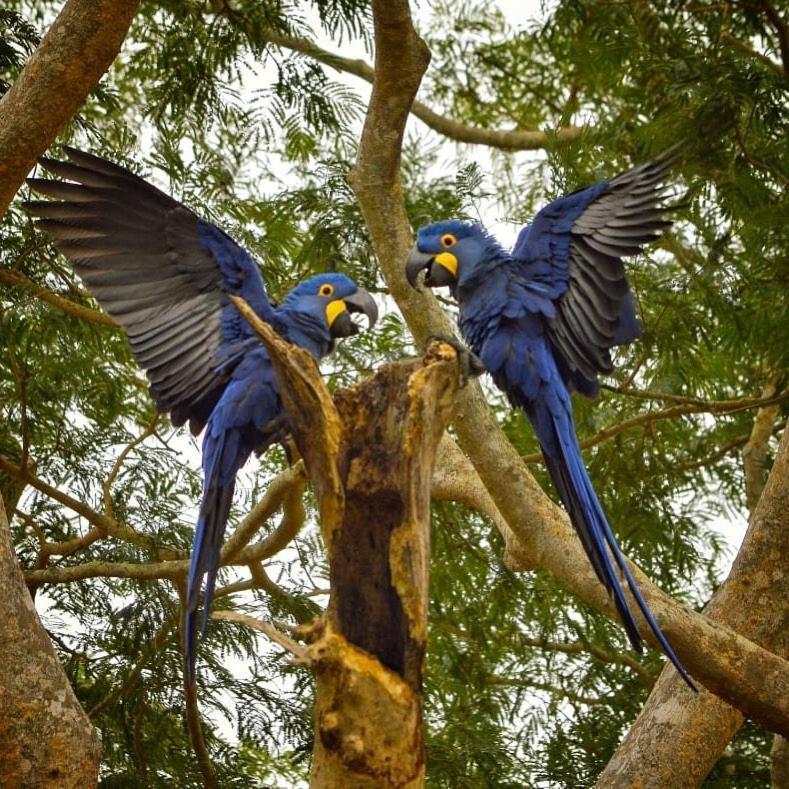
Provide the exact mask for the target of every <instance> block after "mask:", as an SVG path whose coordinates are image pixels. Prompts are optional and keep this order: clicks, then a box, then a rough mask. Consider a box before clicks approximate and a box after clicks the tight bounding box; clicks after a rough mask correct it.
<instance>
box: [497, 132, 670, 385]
mask: <svg viewBox="0 0 789 789" xmlns="http://www.w3.org/2000/svg"><path fill="white" fill-rule="evenodd" d="M677 157H678V147H676V146H675V147H673V148H671V149H669V150H668V151H666V152H665V153H664V154H662V155H661V156H659V157H657V158H656V159H654V160H653V161H651V162H647V163H646V164H642V165H640V166H638V167H634V168H633V169H632V170H628V171H627V172H625V173H622V174H620V175H618V176H616V177H615V178H613V179H611V180H610V181H603V182H601V183H599V184H596V185H595V186H592V187H589V188H587V189H582V190H579V191H577V192H574V193H572V194H571V195H568V196H566V197H563V198H561V199H560V200H556V201H554V202H553V203H550V204H549V205H548V206H546V207H545V208H544V209H543V210H542V211H540V213H539V214H537V216H536V217H535V219H534V222H533V224H532V225H531V227H530V228H529V229H526V230H524V231H522V232H521V235H520V236H519V237H518V241H517V243H516V245H515V247H514V249H513V251H512V257H513V258H514V259H515V260H516V261H519V262H521V263H523V268H522V272H523V276H524V278H525V279H526V280H531V281H532V282H534V283H535V287H536V286H537V284H539V287H540V288H541V292H544V290H545V287H546V286H549V287H550V289H551V290H552V292H553V293H554V294H556V297H555V298H556V300H555V307H556V315H555V317H553V318H549V319H547V324H548V326H547V331H548V335H549V337H550V339H551V342H552V344H553V346H554V349H555V351H556V352H557V354H558V355H559V356H560V357H561V359H562V360H563V363H564V366H566V367H567V368H568V370H569V374H568V376H567V380H566V383H567V384H568V385H569V386H571V387H574V388H576V389H579V390H581V391H584V392H587V393H594V392H595V391H596V390H597V375H598V374H600V373H605V372H610V371H611V369H612V368H611V355H610V353H609V350H610V349H611V348H613V347H614V346H616V345H621V344H625V343H626V342H631V341H632V340H633V339H635V337H637V336H638V334H639V333H640V330H639V328H638V321H637V319H636V315H635V308H634V301H633V297H632V293H631V291H630V288H629V285H628V282H627V278H626V276H625V270H624V264H623V262H622V258H623V257H627V256H631V255H637V254H639V253H640V252H641V251H642V249H643V247H644V246H645V245H646V244H649V243H651V242H652V241H654V240H656V239H657V238H659V236H660V234H661V233H662V232H663V231H664V230H665V229H666V228H667V227H669V226H670V225H671V220H670V218H669V215H670V212H671V210H672V207H671V206H669V205H666V203H665V192H666V189H667V185H666V176H667V174H668V172H669V170H670V168H671V167H672V165H673V164H674V163H675V162H676V160H677Z"/></svg>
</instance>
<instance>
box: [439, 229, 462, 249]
mask: <svg viewBox="0 0 789 789" xmlns="http://www.w3.org/2000/svg"><path fill="white" fill-rule="evenodd" d="M457 242H458V240H457V239H456V238H455V237H454V236H453V235H452V233H444V235H443V236H441V246H442V247H444V248H445V249H449V248H450V247H454V246H455V244H457Z"/></svg>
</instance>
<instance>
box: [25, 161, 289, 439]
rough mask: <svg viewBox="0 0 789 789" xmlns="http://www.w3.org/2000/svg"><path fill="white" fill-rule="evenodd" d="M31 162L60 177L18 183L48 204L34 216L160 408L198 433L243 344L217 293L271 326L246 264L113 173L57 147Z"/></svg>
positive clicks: (202, 226) (174, 208)
mask: <svg viewBox="0 0 789 789" xmlns="http://www.w3.org/2000/svg"><path fill="white" fill-rule="evenodd" d="M66 153H67V154H68V157H69V159H70V162H61V161H55V160H52V159H42V160H41V164H42V166H43V167H44V168H45V169H46V170H48V171H49V172H51V173H54V174H55V175H57V176H60V177H61V178H63V179H65V180H64V181H55V180H47V179H40V178H30V179H28V183H29V184H30V186H31V187H32V188H33V189H34V190H35V191H37V192H41V193H42V194H45V195H47V196H48V197H52V198H55V200H56V201H33V202H29V203H26V204H25V208H26V209H27V210H28V211H29V212H30V213H31V214H33V215H34V216H36V217H38V220H37V222H36V225H37V226H38V227H40V228H41V229H43V230H46V231H47V232H49V233H50V234H51V235H52V236H53V238H54V239H55V245H56V246H57V248H58V250H59V251H60V252H62V253H63V254H64V255H65V256H66V257H67V258H69V260H70V261H71V263H72V264H73V266H74V269H75V271H76V272H77V274H79V276H80V277H81V278H82V280H83V282H84V283H85V285H86V287H87V288H88V290H89V291H90V292H91V294H92V295H93V296H94V297H95V298H96V300H97V301H98V302H99V304H101V306H102V307H103V308H104V309H105V310H106V311H107V312H108V313H109V314H110V315H111V316H112V317H113V318H114V319H115V320H116V321H117V322H118V323H119V324H120V325H121V326H123V328H124V329H125V330H126V334H127V335H128V337H129V342H130V343H131V347H132V351H133V352H134V355H135V357H136V359H137V361H138V362H139V363H140V366H141V367H142V368H143V369H144V370H145V371H146V373H147V375H148V378H149V380H150V382H151V395H152V396H153V398H154V400H155V401H156V406H157V408H158V409H159V410H160V411H170V412H171V416H172V420H173V423H174V424H176V425H182V424H183V423H184V422H186V420H187V419H188V420H190V427H191V429H192V432H193V433H195V434H196V433H198V432H200V430H202V428H203V427H204V425H205V421H206V419H207V418H208V415H209V414H210V412H211V409H212V408H213V407H214V405H215V404H216V401H217V400H218V398H219V396H220V395H221V393H222V390H223V388H224V386H225V383H226V381H227V375H228V372H229V370H230V368H232V367H233V365H234V363H235V361H236V360H237V359H238V358H239V355H240V354H241V353H243V351H244V350H245V349H246V348H247V347H249V346H250V344H251V343H253V342H254V340H253V335H252V333H251V330H250V329H249V327H248V326H247V324H246V322H245V321H244V320H243V318H242V317H241V316H240V315H239V313H238V311H237V310H236V309H235V308H234V307H233V305H232V304H230V302H229V300H228V299H227V296H226V294H227V293H234V294H238V295H240V296H242V297H243V298H244V299H246V300H247V301H248V302H249V303H250V305H251V306H252V307H253V309H254V310H255V311H256V312H257V313H258V315H260V317H261V318H263V319H264V320H267V321H269V322H272V323H274V322H275V315H274V312H273V310H272V308H271V305H270V304H269V302H268V299H267V297H266V289H265V285H264V284H263V278H262V277H261V275H260V271H259V270H258V267H257V265H256V264H255V261H254V260H253V259H252V257H251V256H250V255H249V254H248V253H247V252H246V251H245V250H244V249H242V248H241V247H240V246H239V245H238V244H236V243H235V241H233V240H232V239H231V238H230V237H229V236H228V235H227V234H226V233H224V232H223V231H222V230H220V229H219V228H218V227H216V226H215V225H212V224H211V223H209V222H205V221H203V220H202V219H200V218H199V217H198V216H197V215H195V214H194V213H192V211H190V210H189V209H188V208H186V207H185V206H183V205H181V204H180V203H178V202H177V201H175V200H173V199H172V198H170V197H168V196H167V195H166V194H164V193H163V192H161V191H160V190H159V189H157V188H156V187H154V186H152V185H151V184H149V183H147V182H146V181H144V180H143V179H142V178H139V177H138V176H136V175H134V174H133V173H131V172H129V171H128V170H126V169H125V168H123V167H120V166H118V165H116V164H112V163H110V162H107V161H105V160H104V159H100V158H98V157H96V156H93V155H91V154H87V153H84V152H82V151H77V150H74V149H73V148H66Z"/></svg>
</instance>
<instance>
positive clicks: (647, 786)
mask: <svg viewBox="0 0 789 789" xmlns="http://www.w3.org/2000/svg"><path fill="white" fill-rule="evenodd" d="M759 421H760V420H759V418H758V417H757V419H756V420H755V423H757V422H759ZM755 429H756V430H757V432H761V426H759V427H758V428H757V427H756V425H755ZM787 512H789V431H787V430H785V431H784V435H783V439H782V441H781V445H780V447H779V450H778V454H777V456H776V458H775V462H774V464H773V468H772V471H771V472H770V476H769V478H768V481H767V485H766V486H765V488H764V491H763V493H762V496H761V498H760V499H759V503H758V505H757V506H756V508H755V509H754V511H753V514H752V516H751V520H750V525H749V527H748V532H747V534H746V535H745V539H744V541H743V544H742V547H741V548H740V550H739V552H738V554H737V558H736V560H735V562H734V565H733V566H732V569H731V572H730V573H729V577H728V578H727V579H726V582H725V583H724V584H723V585H722V586H721V587H720V589H718V591H717V592H716V593H715V594H714V595H713V597H712V599H711V601H710V602H709V604H708V605H707V607H706V608H705V610H704V614H705V616H706V617H708V620H709V621H715V622H720V623H725V624H726V625H728V626H729V627H730V628H733V629H735V630H737V632H738V633H741V634H742V635H743V636H747V637H748V638H751V639H753V641H754V642H756V643H758V644H760V645H761V646H762V647H764V648H765V649H770V650H772V651H773V652H774V653H776V655H781V656H783V657H789V610H788V609H787V606H786V598H787V578H789V550H787V541H786V513H787ZM755 670H758V669H755ZM757 679H761V677H757ZM770 679H771V678H770V677H765V680H767V681H770ZM783 692H785V693H786V692H789V691H783ZM721 696H722V697H724V698H725V696H724V694H721ZM728 700H731V699H728ZM742 720H743V715H742V712H741V710H738V709H735V708H734V707H731V706H729V705H727V704H725V703H724V702H723V701H722V700H721V699H719V698H716V697H715V696H713V695H712V694H710V693H707V692H706V691H704V692H702V693H699V694H693V693H691V692H690V691H689V690H688V689H687V688H686V687H685V686H684V684H683V682H682V680H681V679H680V678H679V677H678V676H677V673H676V671H674V669H673V668H672V667H671V666H669V665H667V666H666V668H665V669H664V670H663V673H662V674H661V676H660V678H659V679H658V682H657V684H656V685H655V689H654V690H653V692H652V694H651V695H650V697H649V699H648V700H647V703H646V705H645V706H644V708H643V709H642V710H641V713H640V714H639V716H638V719H637V720H636V722H635V723H634V724H633V727H632V728H631V729H630V731H629V732H628V735H627V737H626V738H625V739H624V741H623V742H622V744H621V745H620V746H619V749H618V750H617V752H616V753H615V754H614V756H613V758H612V759H611V761H610V762H609V764H608V765H607V767H606V768H605V770H604V771H603V773H602V774H601V775H600V777H599V779H598V784H597V785H598V786H599V787H601V789H602V788H603V787H606V789H607V788H608V787H619V786H633V785H641V786H643V787H644V789H653V788H654V789H657V787H664V786H671V787H678V789H682V788H683V787H688V789H690V787H697V786H699V785H700V784H701V782H702V781H703V780H704V778H705V776H706V775H707V774H708V773H709V771H710V770H711V769H712V766H713V765H714V764H715V761H716V760H717V759H718V758H719V756H720V755H721V753H723V750H724V748H725V747H726V745H727V744H728V743H729V741H730V740H731V738H732V737H733V736H734V734H735V732H736V731H737V729H738V728H739V726H740V724H741V723H742Z"/></svg>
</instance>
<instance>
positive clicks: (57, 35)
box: [0, 0, 139, 217]
mask: <svg viewBox="0 0 789 789" xmlns="http://www.w3.org/2000/svg"><path fill="white" fill-rule="evenodd" d="M138 5H139V0H69V2H67V3H66V5H65V6H64V7H63V10H62V11H61V12H60V14H59V15H58V18H57V19H56V20H55V22H54V24H53V25H52V27H51V28H50V30H49V32H47V34H46V35H45V36H44V38H43V40H42V41H41V44H40V45H39V47H38V49H36V51H35V52H34V53H33V55H32V56H31V58H30V60H29V61H28V62H27V63H26V64H25V67H24V68H23V69H22V72H21V74H20V75H19V78H18V79H17V80H16V82H15V83H14V84H13V85H12V86H11V88H10V89H9V90H8V92H7V93H6V94H5V95H4V96H3V97H2V99H0V217H2V215H3V214H4V213H5V210H6V208H8V204H9V203H10V202H11V198H12V197H13V196H14V194H16V190H17V189H19V186H20V184H21V183H22V181H23V180H24V178H25V176H26V175H27V174H28V173H29V172H30V170H31V169H32V168H33V165H35V163H36V160H37V159H38V157H39V156H41V155H42V154H43V153H44V151H46V149H47V148H48V147H49V146H50V145H51V144H52V143H53V142H54V140H55V138H56V137H57V135H58V132H59V131H60V130H61V129H62V128H63V126H65V124H66V123H67V122H68V121H69V120H71V118H72V117H73V116H74V114H75V113H76V111H77V110H78V109H79V107H80V106H81V105H82V103H83V102H84V101H85V99H86V98H87V96H88V94H89V93H90V91H91V90H93V88H94V87H95V86H96V84H97V83H98V81H99V80H100V79H101V77H102V75H103V74H104V72H105V71H106V70H107V69H108V68H109V67H110V64H111V63H112V61H113V60H114V59H115V56H116V55H117V54H118V51H119V50H120V47H121V43H122V42H123V39H124V37H125V36H126V32H127V31H128V29H129V25H130V24H131V21H132V19H133V17H134V14H135V11H136V10H137V6H138Z"/></svg>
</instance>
